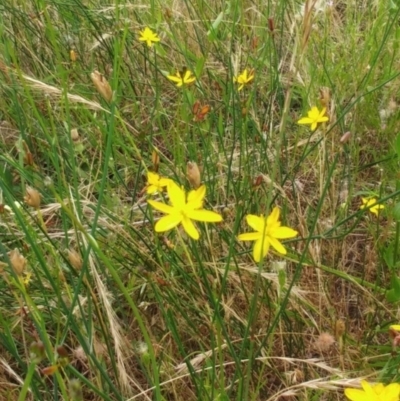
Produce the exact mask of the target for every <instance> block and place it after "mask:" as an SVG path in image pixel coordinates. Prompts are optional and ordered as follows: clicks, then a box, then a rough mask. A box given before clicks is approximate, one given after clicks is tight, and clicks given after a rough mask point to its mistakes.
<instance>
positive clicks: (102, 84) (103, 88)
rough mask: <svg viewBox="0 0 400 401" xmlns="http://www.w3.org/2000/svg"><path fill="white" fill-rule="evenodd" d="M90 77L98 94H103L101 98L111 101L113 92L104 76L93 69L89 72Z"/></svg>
mask: <svg viewBox="0 0 400 401" xmlns="http://www.w3.org/2000/svg"><path fill="white" fill-rule="evenodd" d="M90 78H91V79H92V82H93V85H94V86H95V87H96V89H97V92H99V93H100V95H101V96H103V99H104V100H106V101H107V102H111V99H112V96H113V93H112V90H111V86H110V84H109V83H108V81H107V80H106V79H105V78H104V76H103V75H102V74H100V73H99V72H98V71H93V72H92V73H91V74H90Z"/></svg>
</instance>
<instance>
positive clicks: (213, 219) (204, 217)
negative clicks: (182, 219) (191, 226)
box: [187, 210, 222, 223]
mask: <svg viewBox="0 0 400 401" xmlns="http://www.w3.org/2000/svg"><path fill="white" fill-rule="evenodd" d="M187 216H188V217H189V218H190V219H192V220H196V221H204V222H206V223H218V222H220V221H222V216H221V215H220V214H218V213H216V212H213V211H211V210H190V211H188V212H187Z"/></svg>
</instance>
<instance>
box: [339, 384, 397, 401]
mask: <svg viewBox="0 0 400 401" xmlns="http://www.w3.org/2000/svg"><path fill="white" fill-rule="evenodd" d="M361 387H362V390H359V389H355V388H346V389H345V390H344V394H345V396H346V397H347V398H348V399H349V400H350V401H399V394H400V384H398V383H392V384H389V385H387V386H384V385H383V384H382V383H378V384H374V385H371V384H369V383H368V382H367V381H365V380H362V381H361Z"/></svg>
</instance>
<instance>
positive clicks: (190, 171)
mask: <svg viewBox="0 0 400 401" xmlns="http://www.w3.org/2000/svg"><path fill="white" fill-rule="evenodd" d="M186 177H187V179H188V181H189V183H190V185H191V186H192V187H193V188H194V189H197V188H198V187H199V186H200V185H201V174H200V169H199V166H198V165H197V163H196V162H188V163H187V165H186Z"/></svg>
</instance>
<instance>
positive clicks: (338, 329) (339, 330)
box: [335, 319, 346, 338]
mask: <svg viewBox="0 0 400 401" xmlns="http://www.w3.org/2000/svg"><path fill="white" fill-rule="evenodd" d="M345 331H346V324H345V322H344V320H342V319H339V320H337V321H336V324H335V337H336V338H339V337H342V336H343V334H344V332H345Z"/></svg>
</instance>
